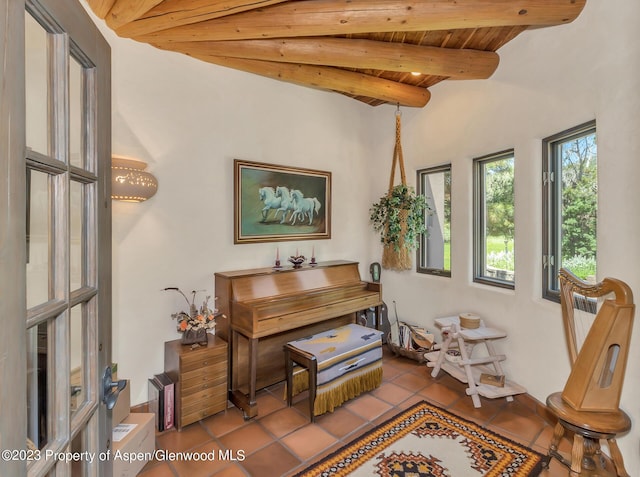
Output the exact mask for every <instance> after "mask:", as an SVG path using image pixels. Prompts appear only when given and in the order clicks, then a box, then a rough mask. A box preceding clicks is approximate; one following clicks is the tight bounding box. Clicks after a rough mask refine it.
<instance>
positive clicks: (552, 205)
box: [543, 121, 598, 301]
mask: <svg viewBox="0 0 640 477" xmlns="http://www.w3.org/2000/svg"><path fill="white" fill-rule="evenodd" d="M597 158H598V147H597V136H596V125H595V121H591V122H589V123H585V124H582V125H580V126H577V127H575V128H572V129H570V130H568V131H563V132H561V133H559V134H556V135H554V136H551V137H549V138H546V139H545V140H544V141H543V170H544V177H543V179H544V190H543V197H544V216H543V232H544V235H543V248H544V250H543V255H544V256H543V266H544V271H543V272H544V273H543V296H544V297H545V298H548V299H551V300H555V301H559V292H558V272H559V270H560V268H562V267H564V268H567V269H569V270H571V271H572V272H573V273H574V274H576V275H577V276H578V277H580V278H581V279H582V280H585V281H589V282H593V283H595V280H596V251H597V243H596V227H597V217H598V169H597Z"/></svg>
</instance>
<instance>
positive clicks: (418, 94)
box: [191, 55, 431, 108]
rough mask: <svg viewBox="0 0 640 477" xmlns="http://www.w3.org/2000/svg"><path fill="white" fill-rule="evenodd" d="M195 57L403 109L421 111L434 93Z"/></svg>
mask: <svg viewBox="0 0 640 477" xmlns="http://www.w3.org/2000/svg"><path fill="white" fill-rule="evenodd" d="M191 56H193V57H194V58H197V59H199V60H202V61H206V62H208V63H213V64H216V65H220V66H226V67H228V68H233V69H236V70H240V71H246V72H248V73H254V74H258V75H261V76H266V77H269V78H273V79H278V80H282V81H286V82H289V83H295V84H298V85H302V86H310V87H312V88H318V89H322V90H329V91H337V92H340V93H347V94H350V95H353V96H366V97H368V98H375V99H378V100H380V101H384V102H386V103H391V104H399V105H401V106H408V107H418V108H421V107H423V106H424V105H425V104H427V102H428V101H429V99H430V98H431V93H430V92H429V90H427V89H425V88H418V87H417V86H410V85H406V84H402V83H396V82H395V81H389V80H385V79H382V78H378V77H376V76H369V75H365V74H362V73H356V72H352V71H345V70H341V69H338V68H332V67H329V66H313V65H297V64H292V63H277V62H273V61H261V60H245V59H242V58H228V57H224V56H212V55H191Z"/></svg>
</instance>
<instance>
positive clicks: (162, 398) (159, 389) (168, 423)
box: [149, 373, 175, 432]
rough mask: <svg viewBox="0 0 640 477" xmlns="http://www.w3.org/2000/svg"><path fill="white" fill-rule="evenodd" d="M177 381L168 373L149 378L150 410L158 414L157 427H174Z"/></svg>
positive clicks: (159, 428)
mask: <svg viewBox="0 0 640 477" xmlns="http://www.w3.org/2000/svg"><path fill="white" fill-rule="evenodd" d="M174 396H175V383H174V382H173V381H171V378H170V377H169V376H167V374H166V373H162V374H156V375H154V376H153V378H149V411H150V412H153V413H155V415H156V428H157V429H158V431H161V432H162V431H166V430H167V429H171V428H173V427H174V411H175V398H174Z"/></svg>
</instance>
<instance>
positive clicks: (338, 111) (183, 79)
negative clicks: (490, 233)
mask: <svg viewBox="0 0 640 477" xmlns="http://www.w3.org/2000/svg"><path fill="white" fill-rule="evenodd" d="M96 22H97V23H98V25H100V26H101V28H102V31H103V34H104V35H105V36H106V37H107V39H108V40H109V42H110V44H111V46H112V64H113V153H114V154H116V155H124V156H129V157H134V158H139V159H141V160H143V161H145V162H147V163H148V166H147V170H148V171H149V172H151V173H153V174H154V175H155V176H156V178H157V179H158V182H159V188H158V192H157V194H156V195H155V196H154V197H152V198H151V199H150V200H148V201H146V202H143V203H137V204H136V203H123V202H114V203H113V359H114V361H116V362H118V365H119V370H118V371H119V376H121V377H127V378H130V379H131V383H132V389H131V400H132V403H133V404H137V403H141V402H145V401H146V400H147V384H146V383H147V378H149V377H151V376H152V375H153V374H154V373H159V372H162V370H163V366H164V362H163V353H164V348H163V343H164V342H165V341H167V340H172V339H177V338H179V337H180V335H179V334H178V333H177V332H176V331H175V326H176V323H175V321H173V320H172V319H171V314H172V313H174V312H177V311H180V310H183V309H186V306H185V302H184V299H183V298H182V297H181V296H179V295H178V294H177V293H175V292H163V291H161V290H162V289H163V288H165V287H170V286H177V287H179V288H181V289H182V290H183V291H185V292H187V293H188V292H189V291H190V290H200V289H205V290H207V291H208V293H209V294H213V285H214V277H213V274H214V273H215V272H218V271H228V270H237V269H246V268H255V267H263V266H271V265H273V261H274V259H275V251H276V246H279V249H280V254H281V257H282V258H283V261H285V262H286V259H285V257H286V256H288V255H292V254H293V253H294V252H295V250H296V249H299V251H300V253H303V254H305V255H310V253H311V247H312V246H313V247H314V248H315V254H316V258H317V259H318V261H323V260H333V259H350V260H356V261H359V262H360V263H361V274H362V275H363V276H365V277H366V276H368V264H369V262H370V258H369V254H370V253H371V251H370V250H369V249H368V248H367V245H368V236H367V234H368V216H367V214H366V213H363V214H358V213H354V210H366V209H367V208H368V204H369V196H368V185H367V183H366V181H363V175H364V171H366V169H367V166H366V164H367V161H368V160H369V154H368V152H369V150H370V147H369V145H368V144H369V142H370V137H371V134H370V132H369V131H368V129H367V121H366V119H367V114H368V113H369V112H370V111H371V108H370V107H369V106H366V105H364V104H360V103H356V102H355V101H353V100H351V99H348V98H346V97H343V96H340V95H336V94H329V93H326V92H321V91H316V90H312V89H308V88H302V87H298V86H293V85H289V84H286V83H282V82H278V81H273V80H268V79H264V78H261V77H258V76H254V75H250V74H246V73H241V72H237V71H234V70H230V69H226V68H221V67H217V66H214V65H209V64H206V63H203V62H200V61H196V60H193V59H191V58H188V57H186V56H183V55H179V54H177V53H170V52H163V51H160V50H156V49H154V48H152V47H150V46H148V45H145V44H141V43H137V42H134V41H132V40H126V39H120V38H117V37H116V36H115V35H114V34H113V33H112V32H111V31H109V30H108V29H106V28H104V25H103V24H102V22H101V21H100V20H97V21H96ZM235 158H238V159H244V160H249V161H259V162H266V163H273V164H281V165H288V166H296V167H305V168H311V169H318V170H324V171H330V172H331V173H332V194H333V210H332V225H333V226H332V238H331V240H313V241H294V242H281V243H279V244H277V245H276V243H264V244H242V245H234V244H233V160H234V159H235ZM363 244H364V246H363ZM202 297H203V295H200V297H199V298H198V301H197V303H200V298H202Z"/></svg>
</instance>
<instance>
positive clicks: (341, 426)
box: [139, 348, 568, 477]
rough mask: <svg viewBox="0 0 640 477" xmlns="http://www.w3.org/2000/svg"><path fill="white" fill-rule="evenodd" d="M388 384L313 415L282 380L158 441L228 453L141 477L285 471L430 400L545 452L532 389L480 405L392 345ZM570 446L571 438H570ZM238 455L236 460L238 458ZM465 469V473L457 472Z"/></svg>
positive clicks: (162, 466)
mask: <svg viewBox="0 0 640 477" xmlns="http://www.w3.org/2000/svg"><path fill="white" fill-rule="evenodd" d="M383 370H384V377H383V383H382V385H381V386H380V387H379V388H378V389H376V390H374V391H371V392H369V393H364V394H362V395H360V396H359V397H357V398H355V399H353V400H351V401H349V402H347V403H345V404H343V405H342V406H340V407H339V408H337V409H336V410H335V411H334V412H333V413H327V414H324V415H322V416H319V417H318V418H317V419H316V422H315V423H314V424H311V423H310V422H309V418H308V407H307V406H308V404H307V400H306V399H305V396H304V395H300V396H297V397H296V399H294V405H293V406H292V407H291V408H287V406H286V403H285V401H284V400H283V389H284V386H283V384H282V383H280V384H276V385H274V386H272V387H269V388H267V389H263V390H261V391H260V392H259V394H258V407H259V410H260V413H259V416H258V417H256V418H254V419H252V420H249V421H245V420H244V418H243V416H242V412H241V411H239V410H238V409H237V408H235V407H230V408H229V409H227V411H225V412H221V413H218V414H216V415H214V416H211V417H209V418H208V419H205V420H202V421H200V422H198V423H195V424H192V425H190V426H188V427H186V428H184V429H183V430H182V431H181V432H177V431H175V430H171V431H167V432H163V433H157V435H156V447H157V449H164V450H166V451H168V452H183V451H189V450H190V451H194V452H198V453H201V452H205V453H208V452H211V451H213V452H215V453H216V457H217V456H218V452H219V451H220V450H221V451H222V452H223V453H224V452H225V451H227V454H226V459H223V460H220V459H216V460H214V461H205V462H203V461H199V462H197V461H177V460H174V461H164V462H149V463H148V464H147V465H146V466H145V467H144V469H143V470H142V472H141V473H140V474H139V477H210V476H216V477H231V476H234V477H235V476H244V477H246V476H250V477H283V476H288V475H293V474H295V473H296V472H298V471H301V470H303V469H304V468H306V467H307V466H308V465H309V464H311V463H312V462H314V461H316V460H318V459H320V458H321V457H323V456H325V455H327V454H329V453H331V452H333V451H335V450H337V449H338V448H340V447H342V446H343V445H344V444H347V443H349V442H350V441H351V440H353V439H355V438H356V437H358V436H359V435H361V434H363V433H364V432H366V431H368V430H370V429H372V428H373V427H375V426H376V425H377V424H379V423H381V422H382V421H385V420H386V419H389V418H390V417H392V416H394V415H395V414H397V413H398V412H400V411H401V410H404V409H405V408H407V407H409V406H410V405H412V404H414V403H416V402H418V401H422V400H426V401H428V402H430V403H433V404H436V405H438V406H440V407H443V408H445V409H448V410H450V411H451V412H453V413H455V414H457V415H459V416H463V417H465V418H467V419H469V420H472V421H475V422H477V423H479V424H481V425H483V426H484V427H486V428H488V429H491V430H493V431H496V432H498V433H500V434H502V435H504V436H506V437H509V438H511V439H513V440H515V441H517V442H520V443H522V444H525V445H527V446H529V447H531V448H533V449H535V450H537V451H538V452H541V453H542V454H546V449H547V445H548V442H549V440H550V438H551V436H552V433H553V428H552V427H551V426H549V425H548V424H547V422H546V421H545V420H544V419H543V418H542V417H541V416H540V415H539V414H538V412H537V409H538V406H537V405H536V401H535V400H533V399H532V398H530V397H529V396H528V395H521V396H517V397H516V399H515V400H514V401H513V402H511V403H508V402H506V400H505V399H498V400H490V399H485V398H482V407H480V408H479V409H476V408H474V407H473V403H472V402H471V398H469V397H468V396H466V395H465V392H464V389H465V385H464V384H462V383H460V382H458V381H456V380H455V379H453V378H451V377H450V376H448V375H447V374H446V373H444V372H441V373H440V376H438V377H437V378H432V377H431V375H430V372H431V369H430V368H427V367H426V366H425V365H423V364H418V363H416V362H415V361H411V360H409V359H406V358H402V357H395V356H393V355H392V354H391V353H390V352H387V351H386V348H385V355H384V361H383ZM562 447H563V449H564V450H568V445H567V443H566V442H563V446H562ZM234 459H235V460H234ZM567 475H568V471H567V470H566V468H564V467H563V466H562V465H560V464H559V463H558V462H557V461H555V459H554V460H552V461H551V465H550V468H549V469H548V470H545V471H543V472H542V474H541V476H542V477H556V476H567ZM454 477H466V476H454Z"/></svg>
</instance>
